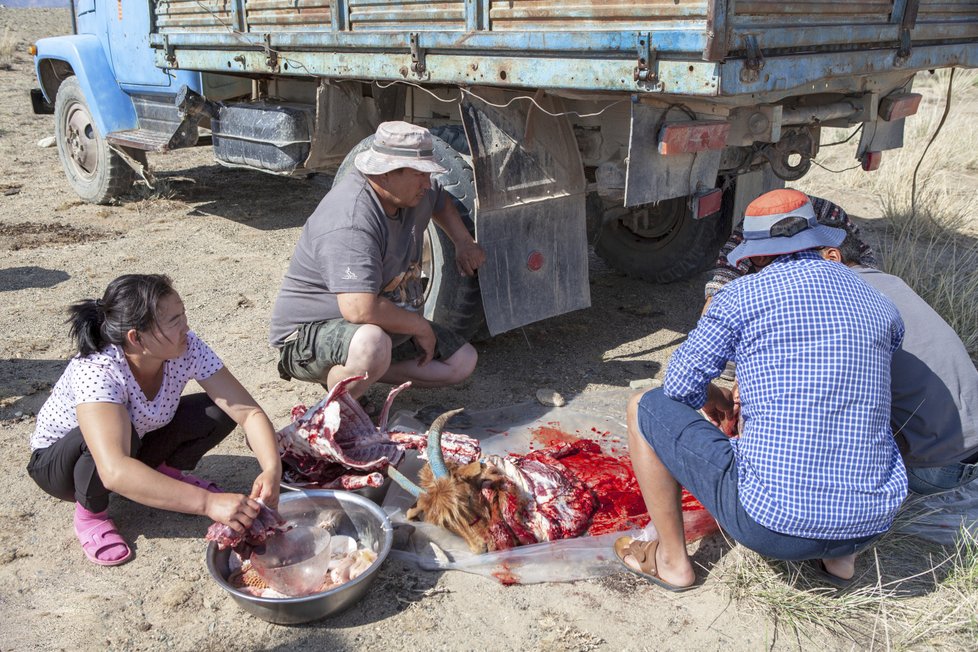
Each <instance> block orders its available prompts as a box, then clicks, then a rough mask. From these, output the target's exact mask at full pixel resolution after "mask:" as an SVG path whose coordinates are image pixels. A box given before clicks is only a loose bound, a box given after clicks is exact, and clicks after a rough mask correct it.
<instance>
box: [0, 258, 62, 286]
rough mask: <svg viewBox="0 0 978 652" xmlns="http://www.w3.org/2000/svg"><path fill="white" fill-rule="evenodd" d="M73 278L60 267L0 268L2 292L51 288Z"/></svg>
mask: <svg viewBox="0 0 978 652" xmlns="http://www.w3.org/2000/svg"><path fill="white" fill-rule="evenodd" d="M69 278H71V275H69V274H68V273H67V272H65V271H63V270H60V269H45V268H44V267H37V266H35V265H30V266H26V267H8V268H7V269H0V292H13V291H15V290H27V289H30V288H51V287H54V286H55V285H58V284H59V283H63V282H65V281H67V280H68V279H69Z"/></svg>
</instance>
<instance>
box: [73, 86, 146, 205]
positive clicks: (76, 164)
mask: <svg viewBox="0 0 978 652" xmlns="http://www.w3.org/2000/svg"><path fill="white" fill-rule="evenodd" d="M54 120H55V140H56V141H57V143H58V158H60V159H61V165H62V167H63V168H64V171H65V176H67V177H68V183H69V184H71V187H72V188H73V189H74V191H75V192H76V193H78V196H79V197H81V198H82V199H84V200H85V201H87V202H90V203H92V204H107V203H109V202H110V201H111V200H112V199H114V198H115V197H118V196H119V195H122V194H125V193H126V192H128V191H129V189H130V188H132V184H133V181H134V179H135V175H134V173H133V171H132V168H131V167H129V165H128V164H127V163H126V162H125V161H123V160H122V157H120V156H119V155H118V154H116V153H115V152H113V151H112V150H111V149H110V148H109V144H108V142H106V140H105V136H104V135H103V134H101V133H99V130H98V127H96V126H95V121H94V120H93V119H92V113H91V111H89V109H88V103H87V102H86V101H85V95H84V93H82V90H81V85H80V84H79V83H78V79H77V78H75V77H69V78H68V79H66V80H64V82H62V84H61V87H60V88H59V89H58V95H57V97H56V98H55V101H54Z"/></svg>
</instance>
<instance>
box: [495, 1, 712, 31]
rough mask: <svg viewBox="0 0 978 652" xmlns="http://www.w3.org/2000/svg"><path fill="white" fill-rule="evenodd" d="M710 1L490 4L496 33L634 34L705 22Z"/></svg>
mask: <svg viewBox="0 0 978 652" xmlns="http://www.w3.org/2000/svg"><path fill="white" fill-rule="evenodd" d="M712 1H716V0H711V2H707V0H696V1H693V2H677V1H676V0H571V1H570V2H567V1H563V0H491V1H490V2H489V24H490V28H491V29H492V30H493V31H524V30H525V31H533V30H562V29H567V30H577V29H598V30H631V29H635V30H637V29H650V28H652V27H655V26H656V25H659V24H664V23H675V22H678V21H689V20H697V21H703V20H705V19H706V15H707V9H708V4H711V3H712Z"/></svg>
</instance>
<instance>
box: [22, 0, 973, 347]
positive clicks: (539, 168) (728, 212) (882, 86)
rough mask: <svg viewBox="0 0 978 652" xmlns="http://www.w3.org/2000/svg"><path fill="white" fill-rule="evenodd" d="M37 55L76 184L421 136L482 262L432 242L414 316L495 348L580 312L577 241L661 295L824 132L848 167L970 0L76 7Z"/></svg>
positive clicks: (343, 164)
mask: <svg viewBox="0 0 978 652" xmlns="http://www.w3.org/2000/svg"><path fill="white" fill-rule="evenodd" d="M71 17H72V32H73V33H72V34H70V35H66V36H59V37H54V38H46V39H42V40H39V41H38V42H37V43H36V44H35V45H34V50H33V51H34V53H35V65H36V70H37V79H38V82H39V85H40V88H39V89H35V91H34V92H33V93H32V101H33V104H34V109H35V111H36V112H39V113H44V112H47V113H51V112H53V114H54V123H55V135H56V139H57V145H58V153H59V156H60V159H61V162H62V165H63V166H64V170H65V174H66V176H67V178H68V181H69V183H70V184H71V186H72V187H73V188H74V190H75V191H76V192H77V193H78V194H79V196H81V197H82V198H83V199H85V200H86V201H90V202H97V203H103V202H109V201H112V200H113V199H114V198H115V197H117V196H119V195H121V194H124V193H126V192H127V191H128V190H129V189H130V187H131V185H132V183H133V182H134V180H135V179H137V178H138V176H143V177H144V178H147V179H151V178H152V177H151V169H150V167H149V165H148V163H149V161H148V158H147V154H148V153H153V154H154V155H155V154H157V153H163V152H166V151H169V150H173V149H178V148H183V147H192V146H198V145H209V146H211V147H212V148H213V154H214V157H215V159H216V160H217V161H218V162H219V163H221V164H223V165H226V166H230V167H243V168H251V169H255V170H260V171H263V172H266V173H270V174H277V175H303V176H305V175H309V174H311V173H315V172H320V171H328V172H331V173H336V174H343V173H344V172H345V170H346V169H347V168H348V167H349V164H350V163H349V161H350V160H351V159H352V157H353V156H354V155H355V154H356V153H357V152H359V151H361V150H362V149H363V148H364V147H366V146H369V140H370V135H371V134H372V133H373V131H374V128H375V127H376V125H377V124H378V123H379V122H381V121H384V120H390V119H403V120H407V121H410V122H414V123H417V124H421V125H424V126H427V127H429V128H430V129H431V131H432V132H433V133H434V134H435V135H436V136H437V138H436V144H437V147H436V151H437V153H438V156H439V157H440V158H441V160H442V162H443V164H444V165H445V167H446V168H447V169H448V172H447V173H446V174H445V175H444V176H443V178H442V179H441V181H442V183H443V184H444V185H445V186H446V187H447V188H448V190H449V191H450V192H451V193H452V195H453V196H454V197H455V199H456V202H457V204H458V205H459V207H460V210H461V212H462V213H463V215H464V216H465V218H466V219H467V220H468V221H469V224H470V226H471V228H472V229H473V231H474V233H475V234H476V235H477V238H478V240H479V241H480V242H481V243H482V245H483V246H484V247H485V249H486V251H487V254H488V260H487V262H486V264H485V266H484V267H483V268H482V269H480V272H479V277H478V280H473V279H467V278H464V277H461V276H459V275H458V273H457V272H456V271H455V267H454V264H453V255H452V253H453V252H452V245H451V242H450V240H448V238H447V237H445V236H444V235H443V234H441V233H440V231H438V230H436V229H434V228H433V227H432V228H431V229H430V230H429V233H428V234H427V236H428V237H427V241H426V242H427V245H428V246H427V247H426V255H425V264H424V269H425V272H424V273H425V278H426V279H427V286H426V292H427V301H426V308H425V311H426V316H428V317H429V318H430V319H433V320H435V321H439V322H441V323H444V324H446V325H448V326H451V327H453V328H456V329H457V330H459V331H461V332H463V333H465V334H467V335H472V334H474V333H476V332H477V331H480V330H482V331H485V330H486V329H487V330H488V332H489V333H490V334H496V333H500V332H503V331H507V330H510V329H513V328H516V327H518V326H520V325H523V324H527V323H530V322H534V321H537V320H541V319H544V318H547V317H551V316H554V315H558V314H562V313H565V312H568V311H571V310H575V309H578V308H583V307H586V306H588V305H590V293H589V286H588V244H589V242H592V243H593V244H594V249H595V251H596V252H597V254H598V255H599V256H601V257H602V258H603V259H605V260H606V261H607V262H608V263H609V264H610V265H611V266H613V267H614V268H616V269H618V270H621V271H622V272H625V273H627V274H630V275H634V276H638V277H641V278H644V279H648V280H651V281H655V282H670V281H674V280H678V279H682V278H687V277H689V276H690V275H692V274H694V273H697V272H699V271H701V270H703V269H704V268H706V267H708V266H709V265H710V263H712V262H713V260H714V259H715V256H716V254H717V251H718V249H719V247H720V246H721V244H722V243H723V241H724V240H725V239H726V238H727V237H728V236H729V233H730V230H731V228H732V223H733V221H734V218H735V216H739V215H740V214H741V213H742V210H743V208H744V206H745V205H746V203H747V202H748V201H749V200H750V199H752V198H753V197H754V196H756V195H757V194H759V193H760V192H763V191H765V190H768V189H771V188H774V187H778V186H780V185H783V184H784V183H785V181H792V180H796V179H799V178H801V177H802V176H803V175H804V174H805V173H806V172H807V171H808V169H809V167H810V165H811V160H812V158H813V157H815V156H816V154H817V153H818V150H819V144H820V130H821V128H822V127H851V128H853V129H857V128H859V129H860V134H859V138H860V139H859V143H858V148H857V158H858V159H859V160H860V161H861V163H862V165H863V167H864V168H865V169H867V170H872V169H875V167H877V166H878V165H879V161H880V157H881V156H882V153H883V152H885V151H886V150H891V149H895V148H899V147H901V146H902V144H903V129H904V121H905V118H906V117H908V116H910V115H913V114H914V113H915V112H916V110H917V106H918V103H919V102H920V99H921V97H920V95H919V94H916V93H913V92H912V83H913V79H914V75H915V74H916V73H917V72H919V71H922V70H933V69H937V68H946V67H953V66H964V67H973V66H975V65H976V61H978V3H976V2H974V1H973V0H822V1H820V2H801V1H794V0H569V1H568V0H565V1H561V0H445V1H442V2H427V1H422V0H407V1H405V2H393V1H390V0H125V2H123V0H73V2H72V6H71Z"/></svg>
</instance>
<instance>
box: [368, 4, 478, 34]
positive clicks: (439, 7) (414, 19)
mask: <svg viewBox="0 0 978 652" xmlns="http://www.w3.org/2000/svg"><path fill="white" fill-rule="evenodd" d="M349 12H350V30H351V31H354V32H356V31H412V32H430V31H445V30H460V31H463V30H465V2H464V0H456V1H455V2H427V1H425V0H406V1H405V2H395V1H394V0H349Z"/></svg>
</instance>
